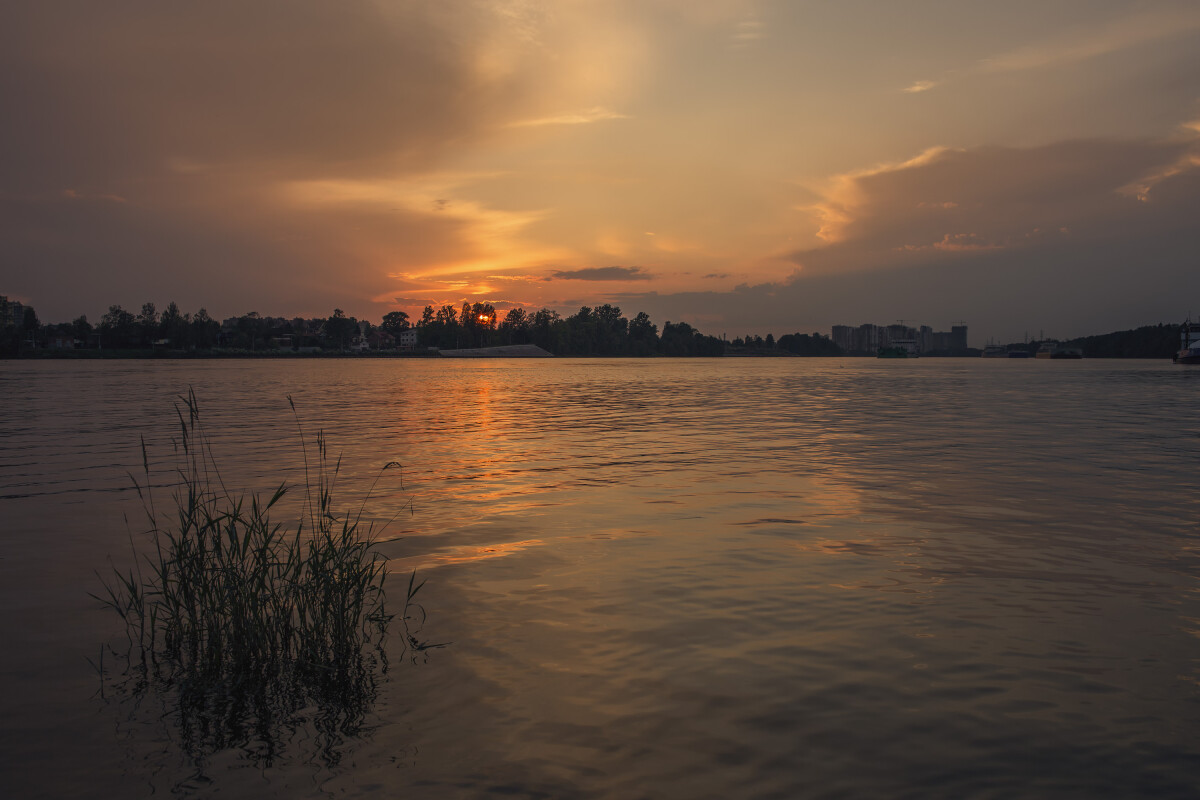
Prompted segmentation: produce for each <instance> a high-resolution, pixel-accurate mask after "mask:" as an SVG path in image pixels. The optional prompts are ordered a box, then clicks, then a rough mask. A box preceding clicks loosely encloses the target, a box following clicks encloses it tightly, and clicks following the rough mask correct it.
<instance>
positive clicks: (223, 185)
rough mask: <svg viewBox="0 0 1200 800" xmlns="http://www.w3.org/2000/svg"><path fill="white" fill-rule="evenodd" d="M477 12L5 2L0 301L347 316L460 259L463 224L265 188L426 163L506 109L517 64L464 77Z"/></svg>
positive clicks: (72, 310)
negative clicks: (186, 305) (394, 272)
mask: <svg viewBox="0 0 1200 800" xmlns="http://www.w3.org/2000/svg"><path fill="white" fill-rule="evenodd" d="M494 21H495V20H494V19H493V18H492V17H491V16H489V14H488V13H487V9H486V8H484V7H473V8H471V9H465V8H459V9H450V8H444V7H442V6H439V5H436V4H434V5H431V4H427V3H420V2H410V1H408V0H397V2H395V3H389V4H382V3H378V2H374V0H346V1H345V2H339V3H335V4H330V3H327V2H324V0H287V2H283V0H262V2H253V3H242V2H234V0H207V1H206V2H203V3H183V4H179V3H166V4H164V3H157V2H149V1H148V0H113V1H112V2H106V3H103V4H98V3H94V2H89V1H88V0H54V1H53V2H46V3H7V4H3V5H2V6H0V107H2V108H4V109H5V124H4V125H2V126H0V151H2V152H3V153H4V154H5V155H4V157H3V158H2V159H0V191H2V194H0V213H2V214H3V217H2V219H0V264H2V265H3V266H2V267H0V269H2V270H3V273H2V274H0V277H2V278H3V281H2V282H3V283H4V284H5V288H7V289H8V290H9V291H11V292H13V293H16V292H21V293H22V294H25V295H28V296H30V297H32V298H34V300H35V302H36V303H37V305H38V307H39V309H40V310H41V311H42V312H43V314H44V315H45V316H46V317H47V318H59V317H62V318H69V317H70V316H74V315H75V314H78V313H82V312H87V313H89V314H94V313H96V312H97V311H99V310H103V308H104V307H105V306H106V305H107V304H108V303H110V302H120V303H126V304H128V303H133V302H139V303H140V302H141V301H142V300H145V299H153V300H155V301H157V302H165V301H166V299H167V298H168V297H175V298H176V299H178V300H179V301H180V302H181V303H183V302H196V303H204V304H207V305H208V306H209V308H210V310H213V311H214V313H216V308H215V307H217V306H219V307H220V308H222V309H224V311H222V313H233V312H234V311H237V312H239V313H240V312H241V311H244V310H245V309H244V308H243V306H245V305H247V304H250V305H252V306H255V307H258V308H259V309H260V310H262V311H263V312H264V313H265V312H267V311H275V310H281V309H288V310H289V312H288V313H291V311H293V310H294V311H295V312H297V313H299V312H301V311H304V310H307V309H309V308H310V307H312V306H318V305H319V306H324V305H326V304H328V303H333V302H336V303H339V304H341V305H342V307H343V308H346V309H347V310H348V311H353V312H355V313H360V314H361V313H365V312H366V309H367V306H368V303H369V301H368V300H367V298H371V297H378V296H380V295H381V294H383V293H384V292H386V291H387V290H389V289H391V290H393V291H394V290H396V288H397V287H395V286H389V283H388V278H387V277H386V275H385V269H386V268H381V265H387V264H389V263H393V262H394V261H395V260H396V259H395V255H394V254H396V253H404V254H405V255H407V256H408V257H409V258H411V259H419V258H421V257H422V256H423V254H425V255H428V256H430V257H432V255H433V253H434V252H435V251H437V253H438V257H439V258H440V257H441V256H442V255H444V253H445V252H448V251H449V252H453V251H455V250H456V249H457V250H459V251H461V249H462V248H461V237H458V238H456V236H457V233H456V227H459V228H460V227H461V225H459V224H458V223H456V222H454V221H447V220H442V219H438V220H434V219H432V216H433V214H432V210H431V211H430V213H429V214H420V213H416V212H414V211H411V210H406V209H400V208H387V209H382V208H381V209H374V210H370V211H363V210H362V209H354V210H348V209H331V208H316V207H313V206H311V205H308V206H304V205H299V206H298V205H297V204H296V203H294V202H292V201H291V200H290V199H289V198H287V197H286V196H285V195H284V194H283V193H281V192H280V191H278V190H279V187H281V186H285V185H289V184H290V183H292V182H295V181H306V180H325V179H329V178H336V179H339V180H344V179H356V178H371V179H376V178H379V177H380V176H386V177H387V178H388V179H391V180H396V179H400V178H403V177H404V176H406V175H409V174H413V173H417V172H422V173H423V172H427V171H429V170H433V169H437V167H438V164H439V161H440V160H442V159H443V158H444V157H445V156H446V155H447V154H448V153H450V152H455V151H456V150H457V149H458V148H461V147H462V146H463V145H464V144H465V143H469V142H472V141H477V140H481V139H482V138H484V137H486V136H488V135H491V132H492V131H493V130H494V129H496V128H497V127H498V126H500V125H502V124H503V123H505V122H506V121H508V120H511V119H513V118H516V117H517V116H519V115H521V114H522V113H524V110H525V108H524V106H523V98H525V97H526V95H527V93H528V86H527V85H526V84H527V82H525V81H524V80H523V75H522V73H521V70H520V69H519V68H518V69H514V70H511V71H510V73H511V74H506V75H499V76H497V75H494V74H485V73H484V72H482V71H481V70H480V69H479V66H478V57H479V49H480V47H479V45H480V43H481V42H485V40H486V39H487V37H488V36H490V35H492V32H491V31H490V30H489V27H488V26H489V25H490V24H491V23H493V22H494ZM526 66H527V65H526ZM106 206H107V207H106ZM118 206H119V207H118ZM399 290H400V291H404V290H405V289H404V287H399ZM327 301H328V302H327Z"/></svg>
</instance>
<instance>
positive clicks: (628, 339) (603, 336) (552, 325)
mask: <svg viewBox="0 0 1200 800" xmlns="http://www.w3.org/2000/svg"><path fill="white" fill-rule="evenodd" d="M786 338H787V337H783V338H781V339H780V343H781V344H782V343H783V342H784V339H786ZM512 344H534V345H538V346H539V347H542V348H543V349H545V350H547V351H549V352H550V353H553V354H555V355H561V356H655V355H664V356H720V355H723V354H724V353H725V349H726V343H725V341H724V340H723V339H720V338H717V337H715V336H708V335H706V334H703V333H701V332H700V331H698V330H696V329H695V328H693V327H692V326H691V325H689V324H688V323H686V322H674V323H672V322H666V323H664V325H663V327H662V330H661V331H660V330H659V328H658V326H657V325H656V324H655V323H654V322H652V321H651V319H650V317H649V315H647V314H646V313H645V312H640V313H638V314H636V315H634V317H633V319H628V318H626V317H625V316H624V315H623V314H622V312H621V309H620V308H619V307H617V306H614V305H610V304H604V305H600V306H597V307H595V308H592V307H589V306H583V307H581V308H580V309H579V310H578V311H577V312H576V313H574V314H571V315H569V316H562V315H560V314H559V313H558V312H557V311H554V310H553V309H549V308H541V309H538V310H536V311H532V312H530V311H526V310H525V309H523V308H513V309H510V310H508V311H507V312H506V313H504V314H501V313H500V312H498V311H497V310H496V308H495V307H494V306H493V305H492V304H491V303H463V304H462V306H461V307H458V308H456V307H455V306H453V305H443V306H441V307H440V308H437V309H435V308H434V307H433V306H426V307H425V309H424V311H423V313H422V314H421V316H420V318H419V319H417V320H410V318H409V315H408V314H407V313H406V312H404V311H392V312H389V313H387V314H385V315H384V316H383V319H382V321H381V322H380V324H378V325H375V324H372V323H371V322H369V321H367V320H359V319H356V318H355V317H353V316H349V315H347V314H346V313H344V312H343V311H342V310H341V309H334V311H333V313H332V314H331V315H330V316H328V317H318V318H312V319H305V318H301V317H293V318H285V317H268V316H263V315H261V314H259V313H257V312H250V313H248V314H243V315H242V316H239V317H231V318H229V319H226V320H224V321H217V320H216V319H214V318H213V317H212V316H211V315H210V314H209V313H208V311H207V310H205V309H204V308H201V309H199V310H198V311H196V312H195V313H190V312H185V311H183V310H182V309H181V308H180V307H179V306H178V304H176V303H175V302H171V303H170V304H169V305H168V306H167V307H166V308H165V309H164V310H162V311H161V312H160V311H159V310H158V308H157V307H156V306H155V304H154V303H144V304H143V305H142V307H141V310H140V311H138V312H137V313H135V312H133V311H130V310H127V309H125V308H123V307H122V306H120V305H112V306H109V308H108V311H107V312H106V313H105V314H104V315H103V316H102V317H101V318H100V320H99V321H98V322H96V323H94V324H93V323H92V322H91V321H89V320H88V318H87V316H85V315H84V316H79V317H77V318H76V319H75V320H73V321H71V322H63V323H56V324H49V325H43V324H41V323H40V322H39V321H38V319H37V315H36V314H35V313H34V311H33V309H32V308H30V307H26V308H25V309H24V316H23V318H22V320H20V322H19V324H17V325H10V326H8V327H7V328H5V329H4V330H0V352H2V353H5V354H9V355H13V354H18V355H19V354H20V353H21V352H23V351H27V350H30V349H43V348H54V349H91V350H121V351H139V350H140V351H146V350H156V349H157V350H163V351H171V352H179V351H183V352H197V351H199V352H214V351H249V352H272V351H286V350H303V351H315V350H324V351H348V350H391V349H395V348H397V347H398V346H401V345H404V346H406V347H410V348H411V347H416V348H418V349H427V348H436V349H442V350H445V349H458V348H476V347H494V346H498V345H512Z"/></svg>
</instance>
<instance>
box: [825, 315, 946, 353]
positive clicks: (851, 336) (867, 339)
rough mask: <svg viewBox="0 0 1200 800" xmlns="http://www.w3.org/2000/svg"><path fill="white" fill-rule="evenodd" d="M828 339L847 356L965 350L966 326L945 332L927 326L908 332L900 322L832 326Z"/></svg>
mask: <svg viewBox="0 0 1200 800" xmlns="http://www.w3.org/2000/svg"><path fill="white" fill-rule="evenodd" d="M830 338H832V339H833V342H834V344H836V345H837V346H838V347H840V348H842V350H843V352H847V353H874V352H877V351H878V350H879V349H880V348H884V347H900V346H902V347H904V349H905V350H906V351H908V352H910V353H914V354H915V353H928V352H932V351H953V350H966V349H967V326H966V325H955V326H953V327H951V328H950V330H949V331H935V330H933V328H931V327H929V326H928V325H922V326H920V328H912V327H909V326H907V325H905V324H904V323H903V322H900V323H897V324H894V325H872V324H870V323H868V324H865V325H859V326H858V327H853V326H850V325H834V326H833V329H832V332H831V336H830Z"/></svg>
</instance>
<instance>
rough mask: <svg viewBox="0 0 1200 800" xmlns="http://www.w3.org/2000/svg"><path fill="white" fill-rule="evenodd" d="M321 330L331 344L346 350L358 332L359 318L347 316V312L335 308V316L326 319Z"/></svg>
mask: <svg viewBox="0 0 1200 800" xmlns="http://www.w3.org/2000/svg"><path fill="white" fill-rule="evenodd" d="M321 332H322V334H323V335H324V337H325V339H326V341H328V342H329V343H330V344H331V345H333V346H334V347H337V348H338V349H339V350H345V349H346V348H347V347H349V346H350V342H351V340H352V339H353V338H354V334H356V333H358V320H356V319H354V317H347V316H346V312H344V311H342V310H341V309H340V308H335V309H334V310H333V316H332V317H330V318H329V319H327V320H325V323H324V324H323V325H322V326H321Z"/></svg>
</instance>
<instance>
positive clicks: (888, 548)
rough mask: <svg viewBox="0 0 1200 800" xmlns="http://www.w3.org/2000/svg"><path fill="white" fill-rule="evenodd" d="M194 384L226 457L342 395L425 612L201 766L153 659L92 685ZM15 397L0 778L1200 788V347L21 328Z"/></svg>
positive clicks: (189, 789)
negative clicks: (363, 661) (357, 350)
mask: <svg viewBox="0 0 1200 800" xmlns="http://www.w3.org/2000/svg"><path fill="white" fill-rule="evenodd" d="M189 387H190V388H191V389H193V390H194V391H195V393H196V396H197V398H198V400H199V403H200V407H201V411H202V419H203V421H204V425H205V429H206V430H207V431H208V435H209V437H210V442H211V447H212V451H213V453H214V456H215V457H216V460H217V462H218V463H219V465H220V467H221V470H222V475H223V478H224V480H225V481H226V482H227V483H228V484H230V485H233V486H236V487H238V488H244V489H247V490H254V491H270V490H271V489H272V488H274V487H275V486H276V485H278V484H279V483H280V482H281V481H287V482H290V483H293V484H297V483H299V482H301V481H303V478H304V469H303V453H302V450H301V442H302V441H306V442H307V443H308V447H309V448H310V450H309V457H310V458H312V450H311V448H312V446H313V437H314V435H315V433H316V431H317V430H318V429H320V430H323V431H324V433H325V435H326V437H327V439H328V442H329V447H330V450H331V451H332V452H333V453H334V454H338V453H340V454H341V456H342V468H341V475H340V478H339V487H338V492H339V493H338V495H337V498H338V499H337V501H336V502H338V503H343V504H344V505H345V507H348V508H349V507H354V508H357V507H358V504H360V503H362V502H363V501H364V499H365V500H366V504H365V506H364V508H365V512H364V513H365V519H366V520H367V521H369V522H373V523H375V524H376V525H377V526H380V527H381V526H384V525H386V526H387V527H386V530H385V532H384V534H383V535H382V543H381V544H380V548H381V550H382V552H383V553H384V554H385V555H386V556H387V557H388V559H389V566H390V569H391V573H392V574H391V577H390V578H389V584H388V588H389V594H393V595H394V594H396V593H401V594H402V593H403V591H404V588H405V587H406V586H407V582H408V579H409V576H410V574H411V573H412V571H413V570H416V572H417V574H418V576H419V577H418V579H424V580H426V584H425V586H424V588H422V590H421V592H420V595H419V599H420V600H421V604H422V606H423V608H424V610H425V611H426V612H427V615H426V618H425V621H424V625H423V626H421V628H420V631H419V634H418V639H419V640H420V641H422V642H424V643H426V644H431V645H432V644H444V645H445V646H443V647H435V648H431V649H428V650H424V651H422V652H414V651H411V650H406V649H405V647H404V641H403V637H402V636H397V637H394V638H395V641H394V642H393V643H392V644H391V645H390V649H389V653H390V656H391V658H390V668H389V669H388V671H387V674H386V675H385V676H382V677H381V681H380V683H379V691H378V694H377V695H376V696H375V697H373V698H372V702H371V704H370V708H369V710H368V714H367V717H366V720H365V724H364V725H363V726H362V727H361V729H360V730H358V731H357V732H356V733H355V734H354V735H351V736H344V737H341V738H340V739H336V741H335V742H334V745H333V746H329V744H328V742H325V743H323V744H320V745H318V744H317V743H314V741H313V740H312V734H311V732H310V731H309V729H308V728H306V727H304V726H303V725H299V726H298V727H297V728H296V729H295V732H294V735H291V736H290V738H287V739H286V740H285V741H283V742H282V747H281V750H280V751H279V752H278V753H276V754H275V755H274V756H273V757H272V758H270V759H264V758H263V757H262V755H261V749H260V748H257V745H255V744H254V743H253V742H251V743H249V744H247V745H246V746H244V747H235V748H230V749H227V750H222V751H217V752H211V753H207V754H205V758H204V763H203V765H202V767H198V766H197V764H196V763H195V759H194V758H191V757H189V756H188V755H186V754H185V753H184V752H183V748H182V747H181V744H180V741H179V739H180V737H179V732H178V730H176V729H174V728H173V727H172V725H173V723H172V711H171V709H170V701H169V698H168V699H163V698H157V699H156V698H151V697H144V698H142V699H141V700H140V701H138V700H136V699H130V698H128V697H125V698H122V697H121V696H119V695H114V694H113V692H112V690H111V687H110V688H109V689H107V690H106V691H105V692H104V693H103V696H101V692H100V689H101V686H102V681H101V680H100V678H99V675H98V674H97V671H96V669H95V668H94V666H93V664H94V663H95V662H96V661H97V660H99V655H98V654H99V653H100V652H101V651H102V650H103V649H104V647H105V646H106V643H109V645H108V646H110V648H111V642H113V641H114V640H119V639H120V637H121V636H122V635H123V634H121V630H122V628H121V626H120V624H119V620H117V619H116V617H115V615H114V614H113V613H112V612H111V611H110V610H106V609H103V608H101V607H100V606H99V604H98V603H97V602H96V601H95V600H94V599H93V598H91V597H89V595H88V593H89V592H94V591H99V588H98V587H99V584H100V578H98V577H97V575H96V572H97V571H99V572H100V573H101V574H108V572H109V571H110V570H111V566H109V565H110V563H111V564H113V565H116V566H122V565H128V563H129V561H130V556H129V552H130V543H131V541H132V542H133V544H134V546H135V547H144V546H145V544H144V541H143V539H141V538H139V537H141V531H142V529H143V528H144V525H143V524H142V516H141V515H142V513H143V512H142V504H141V503H140V502H139V500H138V495H137V493H136V492H135V491H133V489H132V482H131V481H132V479H131V477H130V475H131V474H132V475H133V476H135V477H139V479H141V478H140V476H141V475H142V473H143V456H142V449H141V441H142V440H143V439H144V441H145V445H146V454H147V465H148V466H149V469H150V474H151V480H150V483H151V484H154V485H155V486H156V487H157V488H155V489H154V492H155V502H156V503H159V504H164V505H167V506H169V495H170V486H169V484H170V482H171V467H172V464H173V463H175V462H174V457H175V456H174V451H173V448H172V440H173V438H174V437H177V436H178V431H179V421H178V419H177V417H176V414H175V409H174V405H175V403H177V402H178V401H177V398H178V396H179V395H181V394H185V393H186V392H187V391H188V390H189ZM289 396H291V397H292V399H293V400H294V402H295V405H296V409H297V414H296V415H293V412H292V410H291V408H290V407H289V403H288V399H287V398H288V397H289ZM0 398H2V403H0V530H2V531H3V533H2V534H0V609H2V610H3V613H2V614H0V642H2V643H3V647H2V649H0V672H2V679H3V682H4V686H5V691H4V692H3V693H2V694H0V795H2V796H4V797H14V798H16V797H64V796H75V797H108V796H130V797H134V796H147V795H149V794H150V793H151V792H152V791H153V792H166V793H170V792H172V791H174V792H177V793H180V794H183V795H185V796H220V797H222V798H236V797H247V798H250V797H254V798H259V797H310V796H311V797H391V796H416V797H484V796H493V795H497V794H505V795H510V796H516V797H547V798H551V797H552V798H570V797H579V798H631V797H645V798H674V797H689V798H691V797H697V798H699V797H712V798H732V797H739V798H740V797H747V798H749V797H755V798H792V797H922V798H929V797H967V796H974V797H1037V796H1055V797H1080V798H1097V797H1131V796H1150V795H1154V796H1162V797H1195V796H1197V795H1198V794H1200V593H1198V589H1200V554H1198V551H1197V546H1198V544H1200V524H1198V520H1200V492H1198V491H1197V488H1198V480H1197V464H1200V413H1198V412H1200V369H1196V368H1187V367H1180V366H1175V365H1172V364H1170V363H1166V362H1132V361H1076V362H1069V361H1049V362H1048V361H1036V360H1028V361H1018V360H1013V361H1005V360H990V359H988V360H985V359H920V360H891V361H888V360H876V359H799V358H797V359H690V360H684V359H678V360H677V359H645V360H623V359H614V360H584V359H553V360H550V359H546V360H454V361H450V360H445V361H439V360H434V359H411V360H408V359H405V360H366V359H364V360H357V359H345V360H340V359H336V360H335V359H330V360H325V359H311V360H294V361H280V360H214V361H202V360H198V361H184V360H153V361H136V360H130V361H120V360H112V361H73V362H48V361H32V362H22V361H18V362H14V361H8V362H0ZM297 416H298V418H299V423H300V426H301V427H302V428H303V431H304V434H303V436H304V438H303V439H302V435H301V433H300V432H299V431H298V427H297V421H298V420H297ZM390 461H398V462H400V463H401V464H403V472H402V473H401V472H400V471H397V470H389V471H388V472H386V473H383V475H382V476H381V477H380V480H379V483H378V484H376V486H375V489H374V492H373V493H372V495H371V497H370V498H365V494H366V491H367V489H368V487H370V486H371V484H372V483H373V482H374V481H375V479H376V477H377V476H379V470H380V468H381V467H382V466H383V465H384V464H386V463H387V462H390ZM160 510H161V509H160ZM108 652H109V653H110V658H111V653H112V652H113V651H112V650H111V649H110V650H109V651H108ZM89 659H91V660H92V661H91V662H89ZM115 668H116V667H114V666H113V663H112V662H111V661H110V662H109V665H108V667H107V669H108V670H110V671H111V670H113V669H115ZM139 702H140V703H141V704H142V705H140V706H139ZM155 702H159V703H162V704H163V706H162V709H161V710H160V711H159V712H154V713H147V712H146V707H147V705H152V704H153V703H155Z"/></svg>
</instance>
